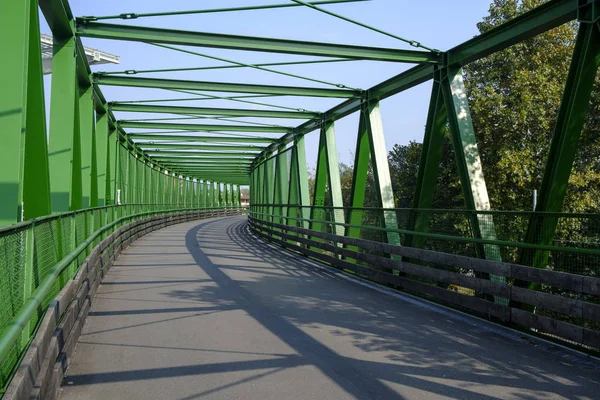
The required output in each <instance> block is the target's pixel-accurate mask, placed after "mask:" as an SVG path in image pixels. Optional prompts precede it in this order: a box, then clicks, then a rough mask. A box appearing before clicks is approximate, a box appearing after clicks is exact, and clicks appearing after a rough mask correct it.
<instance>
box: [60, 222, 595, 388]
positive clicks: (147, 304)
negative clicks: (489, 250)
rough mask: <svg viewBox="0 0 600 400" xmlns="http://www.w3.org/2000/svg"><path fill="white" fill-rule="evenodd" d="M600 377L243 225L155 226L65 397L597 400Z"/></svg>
mask: <svg viewBox="0 0 600 400" xmlns="http://www.w3.org/2000/svg"><path fill="white" fill-rule="evenodd" d="M599 381H600V372H599V371H598V370H597V369H594V368H593V367H590V366H588V367H587V368H583V367H580V366H574V365H571V362H569V361H568V360H566V359H564V358H561V357H559V356H558V355H555V354H552V353H551V352H548V351H542V350H539V349H537V348H535V347H534V346H532V345H531V344H530V343H529V342H527V341H526V340H523V341H521V342H519V341H518V340H513V339H509V338H505V337H503V336H500V335H498V334H495V333H492V332H490V331H489V330H485V329H483V328H481V327H476V326H472V325H470V324H468V323H466V322H464V321H461V320H460V319H453V318H451V317H449V316H448V315H444V314H442V313H438V312H435V311H433V310H431V309H428V308H423V307H420V306H418V305H414V304H411V303H408V302H404V301H402V300H400V299H397V298H394V297H391V296H387V295H383V294H381V293H379V292H377V291H375V290H372V289H370V288H368V287H364V286H362V285H358V284H356V283H354V282H351V281H348V280H345V279H341V278H340V277H339V276H337V274H334V273H330V272H327V271H326V270H323V269H319V268H317V267H315V266H313V265H311V264H310V263H309V262H307V261H306V260H304V259H302V258H301V257H296V256H290V254H289V253H285V252H283V251H280V250H277V249H274V248H272V247H271V246H268V245H265V244H263V243H262V242H260V241H258V240H257V239H255V238H253V237H251V236H250V233H249V232H248V231H247V228H246V225H245V218H243V217H234V218H225V219H215V220H208V221H204V222H193V223H186V224H181V225H175V226H172V227H169V228H166V229H163V230H160V231H156V232H154V233H151V234H149V235H147V236H146V237H144V238H142V239H140V240H139V241H137V242H136V243H134V244H133V245H132V246H131V247H129V248H128V249H127V250H126V251H125V252H124V253H123V254H122V255H121V256H120V258H119V260H118V262H117V263H116V264H115V266H114V267H113V269H112V270H111V272H110V273H109V275H108V276H107V278H106V279H105V282H104V283H103V285H102V286H101V287H100V289H99V291H98V295H97V297H96V299H95V301H94V304H93V306H92V309H91V312H90V314H89V317H88V320H87V322H86V325H85V328H84V330H83V333H82V336H81V338H80V341H79V343H78V345H77V349H76V352H75V355H74V357H73V360H72V363H71V366H70V368H69V370H68V375H67V377H66V378H65V381H64V382H63V392H62V394H61V398H62V399H64V400H66V399H103V400H106V399H128V400H134V399H197V398H214V399H237V398H239V399H346V398H357V399H388V398H462V399H494V398H580V399H583V398H597V396H598V393H600V383H599Z"/></svg>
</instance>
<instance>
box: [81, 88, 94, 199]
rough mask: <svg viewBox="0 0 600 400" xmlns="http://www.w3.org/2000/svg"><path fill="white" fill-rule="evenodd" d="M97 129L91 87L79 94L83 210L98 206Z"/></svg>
mask: <svg viewBox="0 0 600 400" xmlns="http://www.w3.org/2000/svg"><path fill="white" fill-rule="evenodd" d="M80 88H81V85H80ZM95 128H96V127H95V121H94V90H93V88H92V87H91V86H88V87H87V88H83V90H82V91H80V93H79V135H80V140H81V177H82V180H81V189H82V204H81V205H82V208H89V207H97V206H98V204H97V200H98V180H97V179H98V176H97V175H98V171H97V166H96V165H95V164H96V162H97V160H96V155H95V154H94V151H95V150H96V143H95V142H96V129H95Z"/></svg>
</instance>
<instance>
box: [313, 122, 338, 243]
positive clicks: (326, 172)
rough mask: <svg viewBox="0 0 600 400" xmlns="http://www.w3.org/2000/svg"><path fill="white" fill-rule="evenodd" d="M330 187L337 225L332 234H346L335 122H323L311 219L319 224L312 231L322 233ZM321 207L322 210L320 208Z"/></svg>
mask: <svg viewBox="0 0 600 400" xmlns="http://www.w3.org/2000/svg"><path fill="white" fill-rule="evenodd" d="M327 187H329V192H330V195H331V201H332V204H331V205H332V207H333V209H332V212H331V216H330V218H331V221H332V222H334V223H335V224H334V225H333V226H332V230H331V232H332V233H334V234H336V235H343V234H344V226H343V224H344V210H343V206H344V204H343V200H342V185H341V182H340V169H339V163H338V154H337V146H336V140H335V130H334V124H333V121H328V122H323V125H322V126H321V132H320V138H319V150H318V158H317V171H316V175H315V192H314V195H313V206H314V207H315V208H313V212H312V216H311V219H313V220H318V221H319V222H313V223H311V229H313V230H317V231H322V230H323V229H324V227H325V225H323V222H320V221H325V220H327V217H326V215H325V210H326V209H325V192H326V190H327ZM318 207H321V208H318ZM338 224H339V225H338Z"/></svg>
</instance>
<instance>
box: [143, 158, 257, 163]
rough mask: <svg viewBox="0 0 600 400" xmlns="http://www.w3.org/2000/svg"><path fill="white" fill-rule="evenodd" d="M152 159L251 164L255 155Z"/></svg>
mask: <svg viewBox="0 0 600 400" xmlns="http://www.w3.org/2000/svg"><path fill="white" fill-rule="evenodd" d="M151 160H153V161H157V162H160V163H161V164H163V163H164V162H190V163H194V162H232V161H233V162H239V163H241V164H251V163H252V161H253V160H254V157H248V158H241V157H152V158H151Z"/></svg>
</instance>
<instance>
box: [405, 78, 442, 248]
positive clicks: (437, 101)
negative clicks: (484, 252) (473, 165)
mask: <svg viewBox="0 0 600 400" xmlns="http://www.w3.org/2000/svg"><path fill="white" fill-rule="evenodd" d="M440 80H441V76H440V74H439V71H438V72H436V79H435V80H434V83H433V88H432V90H431V99H430V101H429V112H428V114H427V124H426V125H425V137H424V139H423V149H422V151H421V160H420V162H419V172H418V174H417V184H416V188H415V195H414V198H413V203H412V208H413V209H431V208H432V207H433V195H434V192H435V187H436V183H437V177H438V173H439V167H440V163H441V160H442V152H443V147H444V136H445V134H446V126H447V124H448V114H447V112H446V106H445V104H444V98H443V95H442V89H441V82H440ZM429 220H430V218H429V214H426V213H418V211H417V212H414V211H412V212H411V215H410V216H409V221H408V230H414V231H417V232H427V231H428V230H429ZM424 241H425V238H424V237H423V236H408V237H407V239H406V243H405V245H406V246H409V247H418V248H420V247H422V246H423V244H424Z"/></svg>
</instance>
